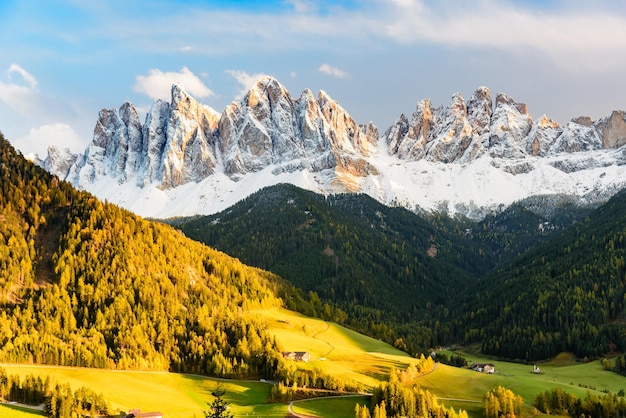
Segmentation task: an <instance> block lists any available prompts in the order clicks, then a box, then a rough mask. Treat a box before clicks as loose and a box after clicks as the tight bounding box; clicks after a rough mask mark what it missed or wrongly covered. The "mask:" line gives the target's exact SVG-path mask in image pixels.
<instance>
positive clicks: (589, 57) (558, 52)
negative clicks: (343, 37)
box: [380, 0, 626, 70]
mask: <svg viewBox="0 0 626 418" xmlns="http://www.w3.org/2000/svg"><path fill="white" fill-rule="evenodd" d="M393 3H394V4H395V6H396V7H392V8H390V12H389V14H388V16H387V18H386V19H385V24H384V28H385V29H384V31H383V32H382V33H380V35H382V36H387V37H389V38H391V39H392V40H395V41H398V42H402V43H406V44H413V43H423V42H426V43H432V44H441V45H450V46H457V47H467V46H469V47H478V48H498V49H500V50H501V51H507V52H511V53H516V52H520V51H521V52H523V51H528V49H529V48H530V49H534V50H537V51H541V52H542V53H544V54H546V55H547V56H548V57H550V58H552V59H553V60H554V61H556V62H558V61H559V60H562V61H563V62H561V64H564V65H571V64H573V63H574V62H579V61H584V62H585V64H586V65H587V66H588V67H595V68H596V69H599V70H603V69H608V68H609V67H614V68H621V67H623V65H624V64H625V63H626V59H624V58H622V57H619V58H618V57H617V56H616V55H615V51H621V50H624V49H626V17H625V16H624V15H620V14H619V13H611V12H608V11H606V10H603V9H602V8H597V9H582V8H576V7H574V6H575V5H571V7H570V4H569V3H567V2H565V3H564V6H565V7H567V8H559V7H555V8H554V9H546V8H543V9H539V8H537V7H535V8H531V7H529V6H522V5H516V4H514V3H510V2H501V1H495V0H481V1H478V2H472V3H465V2H461V1H454V2H447V3H430V2H425V1H419V0H394V1H393ZM585 56H586V57H585ZM590 61H591V62H590ZM594 61H595V62H594Z"/></svg>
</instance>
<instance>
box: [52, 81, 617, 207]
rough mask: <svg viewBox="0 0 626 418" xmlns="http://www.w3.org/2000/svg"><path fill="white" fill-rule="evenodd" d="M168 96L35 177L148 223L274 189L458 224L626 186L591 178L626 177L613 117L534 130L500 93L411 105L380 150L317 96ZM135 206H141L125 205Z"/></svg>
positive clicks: (538, 124)
mask: <svg viewBox="0 0 626 418" xmlns="http://www.w3.org/2000/svg"><path fill="white" fill-rule="evenodd" d="M171 93H172V95H171V101H170V103H167V102H164V101H160V100H157V101H155V102H154V103H153V105H152V107H151V108H150V110H149V111H148V113H147V115H146V118H145V122H144V123H143V124H142V123H141V121H140V119H139V116H138V114H137V111H136V109H135V108H134V107H133V106H132V105H131V104H130V103H124V104H123V105H122V106H121V107H120V108H119V109H103V110H102V111H100V113H99V115H98V120H97V122H96V126H95V128H94V137H93V141H92V143H91V144H90V145H89V146H88V147H87V149H86V151H85V153H84V154H83V155H79V156H73V155H71V154H69V153H68V152H65V151H63V150H58V149H56V148H51V149H50V151H49V155H48V158H47V159H46V160H45V161H44V162H43V163H42V164H43V165H44V167H46V168H47V169H48V170H49V171H51V172H53V173H54V174H57V175H58V176H60V177H62V178H65V179H67V180H69V181H70V182H72V183H73V184H75V185H77V186H79V187H82V188H84V189H88V190H94V191H98V192H99V193H101V194H102V196H100V197H103V198H107V199H109V200H111V201H118V202H119V203H120V204H122V205H125V206H126V207H129V208H131V210H132V209H136V210H139V211H143V210H144V207H145V206H146V205H145V202H147V201H149V200H150V199H152V198H153V197H152V195H149V193H148V192H145V191H146V190H154V189H156V190H160V191H161V192H162V193H165V194H164V195H161V197H160V198H159V199H162V200H163V202H166V201H167V202H170V203H171V204H172V206H173V207H176V208H178V209H172V211H165V213H167V214H169V215H170V216H172V215H185V214H194V213H208V212H210V211H212V210H213V209H209V207H214V205H213V203H212V202H215V200H216V199H218V200H219V202H223V204H226V203H225V202H226V201H227V200H228V199H226V198H225V197H224V195H232V196H238V195H239V193H243V195H241V196H239V198H243V197H245V194H247V193H252V192H254V191H255V190H257V189H258V188H260V187H263V185H267V184H272V183H275V182H278V181H289V182H294V183H295V184H297V185H299V186H301V187H306V188H309V189H313V190H315V191H318V192H325V193H337V192H365V193H368V194H370V195H372V196H373V197H375V198H377V199H379V200H381V201H382V202H383V203H393V204H402V205H405V206H407V207H410V208H414V207H415V206H416V205H418V206H426V207H431V208H433V207H434V208H438V207H441V206H442V205H443V206H447V207H448V208H449V209H451V210H453V211H460V212H463V213H470V212H471V213H481V210H482V209H481V207H484V206H488V207H497V206H498V205H500V204H507V203H510V201H511V200H512V199H514V198H524V197H527V196H529V195H532V194H537V193H565V194H568V193H569V194H576V195H580V196H582V195H590V196H596V197H597V196H605V195H606V193H604V191H603V190H612V191H615V190H616V189H618V188H620V187H622V186H623V185H626V184H625V183H624V180H622V179H623V178H624V176H622V175H621V174H620V173H621V171H620V170H621V168H620V169H616V170H617V171H616V172H615V173H613V174H607V172H606V171H600V170H599V168H602V169H605V168H608V167H621V166H623V165H626V151H623V150H626V148H624V149H622V148H621V147H622V146H623V145H625V144H626V116H625V114H624V112H623V111H615V112H613V113H612V114H611V115H610V116H608V117H606V118H603V119H600V120H599V121H597V122H594V121H592V120H591V119H590V118H588V117H579V118H576V119H573V120H572V121H570V122H569V123H567V124H566V125H565V126H560V125H559V124H558V123H556V122H555V121H553V120H551V119H549V118H548V117H547V116H545V115H544V116H543V117H541V118H540V119H538V120H537V121H534V122H533V120H532V118H531V116H530V114H529V112H528V109H527V107H526V105H525V104H523V103H519V102H517V101H515V100H514V99H513V98H512V97H510V96H508V95H506V94H503V93H498V94H497V95H496V97H495V100H493V99H492V95H491V92H490V91H489V89H488V88H487V87H480V88H478V89H477V90H476V91H475V92H474V93H473V94H472V95H471V97H470V99H469V100H467V101H465V100H464V99H463V97H462V96H461V95H460V94H459V93H457V94H454V95H453V96H452V98H451V101H450V103H449V104H448V105H447V106H442V107H435V106H433V104H432V103H431V101H430V100H429V99H423V100H420V101H419V102H418V103H417V105H416V107H415V110H414V111H413V112H412V114H411V117H410V118H408V117H406V116H405V115H400V117H399V118H398V119H397V120H396V122H395V123H394V124H392V126H390V127H389V129H387V130H386V131H385V133H384V134H383V135H382V137H380V138H379V132H378V129H377V128H376V126H375V125H374V124H372V123H369V124H365V125H358V124H357V123H356V121H355V120H354V119H353V118H352V117H351V116H350V115H349V114H348V112H347V111H346V110H345V109H343V108H342V107H341V106H340V105H339V103H337V102H336V101H335V100H333V99H332V98H331V97H330V96H329V95H328V94H327V93H325V92H324V91H320V92H319V93H318V95H317V96H315V95H314V94H313V92H311V91H310V90H308V89H307V90H304V91H303V92H302V93H301V95H300V96H299V97H297V98H294V97H292V96H291V95H290V93H289V92H288V91H287V90H286V89H285V87H284V86H282V85H281V84H280V83H279V82H278V81H277V80H276V79H274V78H272V77H264V78H262V79H260V80H259V81H258V82H257V83H256V84H255V85H254V86H253V87H252V88H251V89H250V91H249V92H248V93H247V94H246V96H245V97H243V98H242V99H241V100H237V101H234V102H232V103H231V104H230V105H228V106H227V107H226V108H225V109H224V111H223V112H222V113H221V114H219V113H217V112H216V111H214V110H213V109H211V108H210V107H208V106H205V105H202V104H200V103H198V102H197V101H196V100H195V99H193V98H192V97H191V96H189V95H188V94H187V93H186V92H185V90H184V89H183V88H182V86H179V85H174V86H172V92H171ZM379 144H381V145H383V148H382V149H384V148H386V152H385V151H382V152H383V154H381V151H380V149H381V148H379ZM611 150H615V152H613V151H611ZM598 153H600V154H598ZM570 156H571V157H570ZM418 163H419V164H418ZM416 164H417V165H416ZM579 172H580V173H581V174H580V176H578V177H576V178H574V177H573V174H574V173H579ZM625 175H626V173H625ZM511 176H513V177H511ZM524 176H526V177H529V178H530V177H532V178H531V179H527V178H526V177H524ZM105 180H106V184H107V186H106V187H104V186H102V184H104V183H105ZM207 182H208V183H207ZM407 183H408V184H407ZM491 183H493V185H489V184H491ZM112 184H117V185H118V186H116V187H118V190H113V189H114V188H112V186H111V185H112ZM194 184H197V185H200V186H198V189H197V193H198V197H197V199H196V200H195V201H194V202H195V203H194V204H191V205H190V204H187V203H185V204H181V203H180V201H182V200H181V199H183V197H182V195H181V194H179V192H178V191H177V190H181V189H180V186H184V185H194ZM238 185H242V186H238ZM133 188H134V189H133ZM239 188H241V190H243V191H242V192H239V191H238V189H239ZM122 189H123V190H124V191H121V190H122ZM112 190H113V191H112ZM185 190H191V189H189V188H186V189H185ZM194 190H196V189H194ZM511 191H513V192H514V193H513V192H511ZM505 192H511V193H509V194H510V197H509V198H507V199H508V200H507V199H505V198H503V197H502V196H504V194H505ZM146 193H148V194H146ZM150 193H151V192H150ZM181 193H182V192H181ZM135 195H137V196H140V195H141V196H143V197H141V198H142V199H144V204H141V205H135V203H133V202H136V201H137V199H139V197H136V196H135ZM416 196H419V197H416ZM187 199H188V198H187ZM172 202H174V203H172ZM176 202H178V203H176ZM198 202H200V203H198ZM481 202H482V203H481ZM233 203H234V202H233ZM163 204H164V205H167V204H168V203H163ZM212 205H213V206H212ZM137 208H139V209H137ZM487 211H488V209H487ZM146 213H148V212H146ZM159 213H161V212H159ZM149 214H150V216H159V215H154V214H153V213H152V212H149Z"/></svg>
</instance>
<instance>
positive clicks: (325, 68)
mask: <svg viewBox="0 0 626 418" xmlns="http://www.w3.org/2000/svg"><path fill="white" fill-rule="evenodd" d="M318 71H319V72H320V73H322V74H326V75H329V76H331V77H336V78H348V77H349V76H350V74H348V73H347V72H345V71H343V70H340V69H339V68H337V67H333V66H332V65H330V64H322V65H320V67H319V68H318Z"/></svg>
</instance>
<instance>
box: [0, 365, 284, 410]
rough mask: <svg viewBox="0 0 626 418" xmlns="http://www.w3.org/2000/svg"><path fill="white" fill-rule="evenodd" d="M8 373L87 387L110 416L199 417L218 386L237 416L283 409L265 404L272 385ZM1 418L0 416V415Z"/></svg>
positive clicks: (88, 372) (61, 370)
mask: <svg viewBox="0 0 626 418" xmlns="http://www.w3.org/2000/svg"><path fill="white" fill-rule="evenodd" d="M2 367H4V368H5V369H6V370H7V373H9V374H12V375H14V374H18V375H20V376H26V375H28V374H33V375H37V376H42V377H45V376H51V378H52V379H54V380H55V381H57V382H67V383H69V384H70V385H71V386H72V388H74V389H76V388H78V387H80V386H86V387H89V388H91V389H93V390H94V391H96V392H99V393H102V394H103V395H104V397H105V399H107V400H108V401H109V402H110V403H111V407H112V409H113V410H114V411H118V410H119V411H128V410H129V409H133V408H140V409H141V410H142V411H144V412H150V411H159V412H162V413H163V414H164V416H166V417H168V418H192V417H198V418H199V417H202V416H203V414H202V411H203V410H205V409H208V405H207V403H208V402H211V401H212V399H213V398H212V396H211V391H213V390H214V389H215V388H216V387H217V386H218V385H221V386H222V388H223V389H224V390H225V391H226V395H225V396H224V398H225V399H226V400H227V401H229V402H230V403H231V406H232V411H233V413H235V414H236V415H237V416H238V417H239V416H248V415H249V416H253V415H257V416H259V415H262V416H267V417H270V416H280V417H284V416H285V414H286V413H287V406H286V405H283V404H266V403H265V402H266V400H267V398H268V396H269V393H270V389H271V386H270V385H269V384H267V383H261V382H243V381H220V380H216V379H209V378H205V377H200V376H194V375H184V374H176V373H158V372H157V373H154V372H132V371H124V372H120V371H112V370H97V369H83V368H74V367H47V366H22V365H2ZM0 416H2V417H4V415H0Z"/></svg>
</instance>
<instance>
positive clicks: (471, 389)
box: [0, 308, 626, 418]
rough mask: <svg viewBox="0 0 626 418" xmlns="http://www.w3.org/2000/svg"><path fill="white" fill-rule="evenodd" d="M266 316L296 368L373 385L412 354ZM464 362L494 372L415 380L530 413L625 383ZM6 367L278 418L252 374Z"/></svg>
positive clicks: (120, 394) (321, 408)
mask: <svg viewBox="0 0 626 418" xmlns="http://www.w3.org/2000/svg"><path fill="white" fill-rule="evenodd" d="M246 315H252V316H255V317H258V318H259V319H262V320H264V321H266V322H267V323H268V325H269V328H270V331H271V332H272V333H273V334H274V335H275V336H276V339H277V341H278V342H279V344H280V345H281V346H282V348H283V349H284V350H285V351H308V352H310V353H311V358H312V360H311V361H310V362H309V363H298V367H302V368H309V369H310V368H313V367H319V368H320V369H322V370H324V371H325V372H326V373H329V374H332V375H335V376H341V377H343V378H344V379H350V380H352V381H354V382H359V383H360V384H361V386H362V387H363V388H364V389H366V390H369V389H372V388H373V387H375V386H376V385H378V384H379V383H380V382H382V381H385V380H386V379H387V378H388V375H389V372H390V371H391V370H392V368H397V369H403V368H405V367H406V366H408V365H409V364H410V363H411V362H412V361H414V359H412V358H411V357H409V356H408V355H407V354H406V353H403V352H401V351H399V350H396V349H395V348H393V347H391V346H390V345H388V344H385V343H382V342H380V341H378V340H375V339H372V338H369V337H366V336H363V335H361V334H357V333H355V332H353V331H350V330H348V329H346V328H343V327H341V326H338V325H336V324H333V323H328V322H325V321H321V320H317V319H312V318H308V317H305V316H302V315H300V314H297V313H294V312H291V311H287V310H284V309H276V308H273V309H266V310H258V311H252V312H248V313H246ZM456 354H460V355H463V356H465V357H466V358H467V360H468V362H469V363H472V362H478V363H493V364H494V365H495V367H496V370H497V373H496V374H493V375H486V374H482V373H478V372H474V371H471V370H467V369H459V368H455V367H450V366H446V365H442V364H438V365H437V368H436V370H435V371H434V372H432V373H430V374H427V375H424V376H422V377H419V380H418V383H419V384H420V385H421V386H422V387H423V388H425V389H428V390H429V391H431V392H432V393H434V394H436V395H437V397H438V398H439V399H440V400H441V401H442V402H443V403H444V404H446V405H448V406H450V405H451V406H453V407H454V408H455V409H459V408H462V409H465V410H467V411H468V413H469V415H470V416H471V417H481V416H482V398H483V396H484V394H485V393H486V392H488V391H489V390H491V389H493V388H494V387H496V386H504V387H507V388H509V389H511V390H513V391H514V392H515V393H516V394H519V395H521V396H522V398H523V399H524V403H525V405H526V406H525V412H526V413H525V415H527V416H530V415H533V413H534V411H533V408H532V407H531V405H532V403H533V400H534V397H535V395H537V394H538V393H540V392H544V391H546V390H549V389H552V388H554V387H557V386H559V387H561V388H562V389H563V390H565V391H567V392H570V393H572V394H575V395H577V396H580V397H584V396H585V395H586V394H587V392H588V391H590V390H591V391H595V393H598V394H599V393H600V392H601V391H610V392H612V393H617V392H618V391H619V390H620V389H624V390H626V378H625V377H623V376H620V375H618V374H616V373H612V372H608V371H606V370H604V369H603V367H602V365H601V364H600V362H599V361H597V360H596V361H593V362H590V363H585V364H584V363H579V362H576V361H575V359H574V358H573V356H571V355H567V354H563V355H561V356H559V357H557V358H556V359H554V360H553V361H551V362H546V363H539V364H538V366H539V367H540V368H541V371H542V373H541V374H533V373H531V372H532V370H533V366H532V364H531V365H527V364H521V363H511V362H505V361H499V360H493V359H489V358H485V357H481V356H480V355H479V354H477V353H476V351H475V350H467V351H466V352H456ZM1 366H2V367H4V368H5V369H6V370H7V372H8V373H9V374H19V375H21V376H25V375H28V374H34V375H39V376H42V377H45V376H51V377H52V378H53V379H54V380H56V381H58V382H68V383H69V384H70V385H71V386H72V387H73V388H78V387H80V386H86V387H89V388H91V389H93V390H95V391H96V392H101V393H102V394H103V395H104V397H105V398H106V399H107V400H108V401H109V402H110V403H111V406H112V408H113V409H114V410H116V411H117V410H119V411H128V410H129V409H131V408H141V410H142V411H160V412H162V413H163V414H164V416H166V417H167V418H201V417H202V416H203V414H202V411H203V410H205V409H208V403H210V402H211V400H212V396H211V391H213V390H214V389H215V388H216V387H217V386H218V385H221V386H222V388H223V389H224V390H225V391H226V396H225V399H226V400H227V401H229V402H230V403H231V407H232V409H231V412H233V414H234V415H235V416H236V417H245V416H263V417H285V416H286V415H287V413H288V407H287V405H286V404H267V403H266V400H267V399H268V397H269V394H270V390H271V386H270V385H269V384H267V383H263V382H258V381H220V380H218V379H209V378H205V377H201V376H194V375H184V374H174V373H165V372H163V373H159V372H133V371H112V370H94V369H82V368H71V367H47V366H25V365H1ZM357 402H358V403H360V404H365V403H367V402H368V398H367V397H363V396H362V397H356V398H334V397H329V398H323V399H316V400H311V401H306V402H296V403H294V405H293V409H294V411H295V412H297V413H301V414H303V415H310V416H319V417H329V416H332V417H337V418H344V417H345V418H351V417H353V416H354V406H355V404H356V403H357ZM0 416H1V417H3V418H4V417H7V418H34V417H36V416H38V415H35V414H34V413H31V412H29V411H25V410H22V409H18V408H15V407H10V406H6V405H0Z"/></svg>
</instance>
